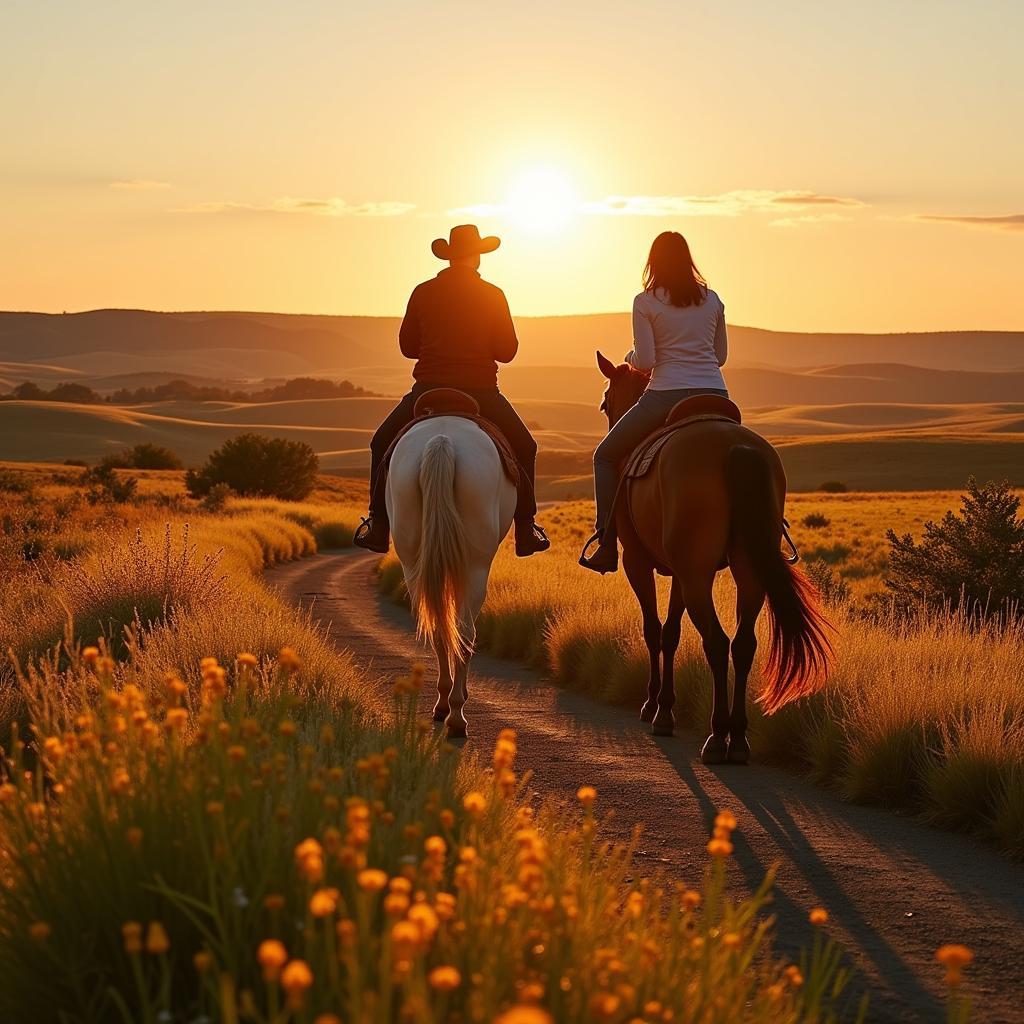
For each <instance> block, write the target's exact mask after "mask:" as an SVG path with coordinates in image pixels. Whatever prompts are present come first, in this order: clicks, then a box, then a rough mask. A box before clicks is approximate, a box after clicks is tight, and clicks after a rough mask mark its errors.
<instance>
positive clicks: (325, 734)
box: [0, 467, 966, 1024]
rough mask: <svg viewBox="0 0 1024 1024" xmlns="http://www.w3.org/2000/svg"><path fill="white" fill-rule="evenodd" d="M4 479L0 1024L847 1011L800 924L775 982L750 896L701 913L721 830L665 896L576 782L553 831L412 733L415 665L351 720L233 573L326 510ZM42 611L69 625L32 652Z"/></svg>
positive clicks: (823, 940)
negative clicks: (108, 492)
mask: <svg viewBox="0 0 1024 1024" xmlns="http://www.w3.org/2000/svg"><path fill="white" fill-rule="evenodd" d="M31 475H32V479H31V480H30V481H28V482H27V484H26V487H27V489H22V490H20V491H19V490H18V489H17V484H16V483H15V482H13V481H11V480H10V478H6V484H7V488H8V489H7V491H6V492H5V494H4V514H5V516H6V517H7V519H6V521H5V524H4V525H5V529H4V535H5V537H6V538H8V541H9V543H7V544H6V545H5V547H4V549H3V552H2V571H3V573H4V576H5V578H6V579H8V580H13V581H14V584H13V585H11V586H8V588H7V589H6V590H5V591H4V594H3V597H2V601H0V616H2V617H0V623H2V627H0V628H2V638H3V641H4V643H5V644H8V643H9V644H12V646H16V647H17V648H18V649H19V651H20V657H19V658H18V659H17V660H18V665H19V669H18V672H17V674H16V675H14V676H12V677H9V678H7V679H6V680H5V684H4V689H5V692H7V693H9V694H10V695H11V696H10V697H9V699H8V700H7V703H6V704H5V706H4V708H3V710H2V717H3V731H4V734H5V735H6V734H8V733H9V734H10V742H5V744H4V747H5V751H4V761H3V767H2V772H0V774H2V778H0V881H2V884H0V1017H2V1019H4V1020H19V1021H20V1020H24V1021H27V1020H32V1021H34V1022H40V1024H48V1022H51V1021H52V1022H58V1021H60V1022H69V1021H73V1022H79V1021H81V1022H93V1021H95V1022H104V1024H106V1022H111V1021H114V1022H118V1021H120V1022H124V1024H128V1022H143V1024H164V1022H179V1021H180V1022H185V1021H197V1020H210V1021H213V1020H217V1021H225V1022H232V1021H239V1020H246V1021H260V1022H275V1024H283V1022H286V1021H287V1022H305V1024H309V1022H314V1024H337V1022H338V1021H341V1020H346V1021H396V1022H397V1021H416V1022H432V1021H439V1022H440V1021H449V1020H454V1019H461V1020H465V1021H482V1022H490V1021H497V1020H500V1021H501V1022H502V1024H551V1022H553V1021H559V1022H561V1021H580V1022H582V1021H595V1020H598V1021H608V1022H625V1021H632V1020H643V1021H649V1022H652V1024H653V1022H655V1021H665V1022H668V1021H682V1022H689V1021H693V1022H698V1021H700V1022H723V1024H724V1022H727V1021H728V1022H734V1021H739V1022H765V1024H768V1022H773V1024H774V1022H801V1021H806V1022H812V1021H815V1022H823V1021H833V1020H841V1019H854V1018H855V1017H856V1016H857V1013H858V1004H859V996H858V993H857V991H856V986H855V985H853V984H851V981H850V977H849V975H848V973H847V972H846V971H845V970H844V968H843V967H842V966H841V958H840V953H839V951H838V950H837V949H836V947H835V946H834V945H833V944H832V943H831V942H830V941H829V940H828V937H827V924H826V920H827V915H826V914H825V912H824V911H820V910H816V911H814V913H813V915H812V919H811V920H810V921H809V922H808V925H807V952H806V954H805V955H804V956H803V957H802V958H801V959H800V960H799V962H797V963H786V962H785V961H783V960H781V959H780V958H779V957H778V956H777V955H776V954H774V953H773V951H772V945H771V943H772V934H771V924H770V921H769V920H768V919H767V918H766V917H765V915H764V913H763V912H762V911H763V907H764V903H765V900H766V898H767V894H768V888H769V886H770V879H767V880H766V881H765V885H764V887H762V888H761V889H760V890H759V891H758V892H757V893H756V894H755V895H754V896H753V897H752V898H751V899H749V900H744V901H736V900H734V899H733V898H732V897H731V896H730V895H729V894H728V892H726V890H725V883H724V879H725V861H726V860H727V858H728V857H729V856H730V854H731V850H732V843H731V837H732V833H733V829H734V828H735V827H736V824H737V823H736V821H735V820H734V818H733V817H732V815H731V814H729V813H728V812H725V813H723V814H721V815H719V817H718V818H717V819H716V820H715V821H714V822H711V821H709V822H707V827H708V830H709V833H712V830H713V834H711V836H710V841H709V845H708V859H707V863H706V867H705V868H704V869H703V870H702V871H699V872H698V876H697V877H694V878H693V879H690V880H688V882H689V884H681V883H675V882H673V883H669V882H667V881H665V880H664V879H660V878H644V877H639V876H638V874H637V872H636V871H635V870H634V868H633V864H632V860H631V856H632V850H631V848H628V847H626V848H619V847H615V848H613V847H610V846H608V845H607V844H605V843H604V842H603V841H602V839H601V832H600V810H599V809H600V796H599V794H598V793H597V792H595V791H594V790H593V789H591V788H589V787H584V788H582V789H581V790H580V792H579V795H578V796H579V804H580V807H579V809H578V810H576V811H570V812H568V813H567V812H566V810H564V809H561V810H559V809H555V808H546V809H544V810H542V811H541V812H540V813H539V814H536V815H535V814H534V812H533V811H532V810H531V809H530V808H529V807H528V806H527V805H526V804H525V803H524V802H523V799H522V798H523V782H522V780H520V779H519V778H518V777H517V775H516V771H515V756H516V750H515V737H514V734H513V733H512V732H511V731H506V733H503V734H502V736H501V737H500V738H499V741H498V744H497V747H496V749H495V752H494V759H493V763H492V764H491V765H490V766H488V768H487V769H486V770H484V769H483V768H482V767H481V766H479V765H477V764H475V763H472V762H463V761H461V760H460V759H459V757H458V755H457V754H456V752H455V751H453V750H452V749H451V748H449V747H447V746H446V745H444V744H441V743H440V741H439V740H437V739H436V738H434V736H433V735H432V733H431V728H430V726H429V724H428V723H424V724H421V723H420V722H419V721H417V719H416V717H415V711H414V708H415V699H414V698H415V691H416V689H417V688H418V686H419V685H420V683H421V682H422V674H421V672H420V671H419V670H418V669H416V668H415V667H414V668H413V670H412V673H411V675H410V677H409V678H408V679H405V680H400V681H399V682H398V685H397V686H396V690H395V696H394V700H393V703H392V706H391V707H390V708H388V707H387V706H386V702H385V706H383V707H381V706H379V705H378V704H376V703H371V702H370V701H369V699H368V697H367V687H366V685H365V683H364V682H363V681H362V680H361V679H359V677H358V675H357V673H356V671H355V669H354V667H353V665H352V664H351V662H350V661H349V660H348V658H347V657H346V656H345V655H343V654H340V653H338V652H337V651H336V650H335V649H334V648H333V647H332V646H331V645H329V644H328V643H326V642H325V640H324V638H323V636H322V634H321V633H320V632H319V631H318V630H317V629H316V628H314V627H313V626H312V625H311V624H310V622H309V621H308V620H307V619H306V618H304V617H303V616H302V615H301V614H299V613H298V612H296V611H295V610H294V609H292V608H290V607H288V606H286V605H284V604H282V603H281V602H279V601H278V599H277V598H276V597H275V596H274V595H273V594H272V593H271V592H270V591H269V590H268V589H267V588H266V587H264V586H263V584H262V583H261V582H260V580H259V575H258V574H259V570H260V569H261V568H262V567H263V566H264V565H267V564H271V563H273V562H274V561H278V560H283V559H288V558H295V557H301V556H302V555H305V554H309V553H311V552H312V551H314V550H315V549H316V543H317V542H316V536H315V534H316V531H317V529H318V528H319V529H321V530H327V531H328V535H329V536H330V537H331V538H332V539H339V535H338V533H337V532H336V531H337V530H338V529H340V527H338V526H337V525H336V519H332V518H331V517H330V516H329V515H328V514H327V513H328V512H331V513H332V514H333V515H334V516H335V517H340V518H337V521H344V517H345V515H346V513H345V510H344V508H343V507H340V502H335V501H331V500H330V499H328V498H327V496H326V494H321V495H319V496H318V498H317V500H316V501H314V502H313V503H311V504H309V505H295V506H282V505H278V504H276V503H265V502H260V503H248V502H246V503H243V502H238V503H237V504H235V505H229V507H228V508H227V509H226V510H225V511H224V512H223V513H221V514H217V515H202V514H199V513H198V512H197V511H196V509H194V508H181V507H179V506H178V504H176V503H178V502H183V501H184V499H182V498H181V496H180V494H178V493H177V492H176V490H175V487H176V486H177V485H176V482H175V481H174V479H173V478H171V479H167V478H163V479H162V480H161V479H156V478H154V479H153V480H151V481H150V482H149V486H148V488H147V491H148V496H147V498H146V499H145V500H140V501H138V502H135V503H133V504H132V505H131V506H104V507H99V506H93V505H89V504H88V503H85V502H80V501H77V500H76V495H75V494H74V493H72V488H73V484H69V483H68V482H67V481H66V480H64V479H63V477H61V479H55V478H54V474H53V472H52V471H51V470H47V469H44V468H42V467H39V468H37V469H36V470H34V471H33V473H32V474H31ZM44 493H45V494H46V496H47V500H46V502H43V503H40V502H39V501H37V500H36V499H37V498H38V497H39V495H40V494H44ZM334 493H335V495H336V497H337V496H340V495H343V494H344V493H345V489H344V487H337V488H336V489H335V491H334ZM58 501H59V502H62V503H63V504H62V505H61V507H60V508H58V509H56V511H54V512H53V516H52V518H47V517H44V518H43V519H42V520H38V521H32V522H29V520H30V519H31V517H32V515H33V510H35V509H37V508H38V507H40V506H41V505H45V506H46V507H47V508H48V509H50V510H51V511H53V508H54V505H55V504H56V503H57V502H58ZM185 518H187V519H188V520H189V522H190V526H189V533H188V540H187V541H182V540H181V539H180V538H181V536H182V531H183V530H184V526H183V522H184V519H185ZM165 524H166V525H165ZM26 531H28V532H29V533H31V535H32V537H33V539H34V541H35V543H36V545H38V546H40V547H41V548H42V549H43V550H42V551H38V552H37V551H36V549H35V548H32V549H30V550H28V551H27V552H26V549H25V547H24V543H25V537H26V535H27V533H26ZM168 538H169V539H168ZM26 553H28V554H29V555H30V556H31V557H30V558H29V560H28V561H26V558H25V555H26ZM41 561H46V562H47V565H46V568H45V570H42V569H41V567H40V566H39V565H38V563H40V562H41ZM25 588H30V589H31V588H34V591H33V592H34V594H35V598H36V599H35V600H33V601H32V602H29V604H30V607H29V610H28V612H25V611H23V610H20V609H19V607H18V606H19V603H20V595H21V593H23V592H24V590H25ZM44 598H45V600H44ZM47 603H49V604H51V605H53V604H57V605H60V606H61V608H62V610H66V611H67V613H69V616H70V623H69V625H68V628H67V641H66V643H64V644H62V645H60V646H53V647H51V644H52V643H54V637H53V632H52V630H53V627H54V623H55V622H56V621H57V620H58V618H59V616H56V617H54V618H47V617H46V614H45V610H46V606H47ZM100 622H103V623H104V624H105V636H106V637H107V638H108V639H106V640H104V639H100V640H99V642H98V643H97V637H98V634H97V631H96V629H95V626H96V624H98V623H100ZM133 623H134V626H133ZM125 627H127V628H128V636H127V638H126V639H125V640H124V641H123V642H118V641H119V637H122V636H123V635H124V634H123V633H121V632H120V629H123V628H125ZM48 649H49V651H50V653H49V655H47V654H46V651H47V650H48ZM740 824H741V827H742V823H740ZM950 980H951V981H953V982H955V981H956V980H957V978H956V977H953V976H952V975H951V978H950ZM950 992H951V997H950V998H951V1008H952V1011H953V1012H956V1013H961V1011H962V1010H965V1007H966V1004H965V1003H962V1002H961V1000H960V996H959V989H957V988H956V987H955V985H951V988H950Z"/></svg>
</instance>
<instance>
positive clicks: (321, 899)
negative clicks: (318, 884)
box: [309, 889, 338, 917]
mask: <svg viewBox="0 0 1024 1024" xmlns="http://www.w3.org/2000/svg"><path fill="white" fill-rule="evenodd" d="M337 909H338V890H337V889H317V891H316V892H315V893H313V895H312V896H311V897H310V898H309V912H310V913H311V914H312V915H313V916H314V917H329V916H330V915H331V914H333V913H334V912H335V911H336V910H337Z"/></svg>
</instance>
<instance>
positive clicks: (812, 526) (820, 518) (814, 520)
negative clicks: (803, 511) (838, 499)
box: [801, 512, 832, 530]
mask: <svg viewBox="0 0 1024 1024" xmlns="http://www.w3.org/2000/svg"><path fill="white" fill-rule="evenodd" d="M801 522H802V523H803V524H804V526H806V527H807V529H808V530H822V529H824V528H825V527H826V526H831V524H832V520H831V519H829V517H828V516H826V515H822V513H820V512H811V513H810V515H806V516H804V517H803V519H802V520H801Z"/></svg>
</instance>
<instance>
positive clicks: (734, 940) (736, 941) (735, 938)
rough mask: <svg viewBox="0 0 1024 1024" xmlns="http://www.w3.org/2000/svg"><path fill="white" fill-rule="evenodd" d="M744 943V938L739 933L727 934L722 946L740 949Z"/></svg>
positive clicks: (724, 936) (723, 938) (723, 937)
mask: <svg viewBox="0 0 1024 1024" xmlns="http://www.w3.org/2000/svg"><path fill="white" fill-rule="evenodd" d="M742 942H743V936H742V935H740V933H739V932H726V933H725V934H724V935H723V936H722V945H723V946H725V948H726V949H738V948H739V946H740V943H742Z"/></svg>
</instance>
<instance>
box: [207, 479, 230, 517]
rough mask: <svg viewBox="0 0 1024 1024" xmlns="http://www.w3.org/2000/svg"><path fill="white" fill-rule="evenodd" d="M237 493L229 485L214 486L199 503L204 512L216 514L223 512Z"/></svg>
mask: <svg viewBox="0 0 1024 1024" xmlns="http://www.w3.org/2000/svg"><path fill="white" fill-rule="evenodd" d="M234 493H235V492H234V491H232V490H231V488H230V487H228V485H227V484H214V485H213V486H212V487H211V488H210V489H209V490H208V491H207V492H206V494H205V495H203V498H202V501H200V502H199V504H200V506H201V507H202V509H203V511H204V512H210V513H213V514H216V513H218V512H223V511H224V509H225V507H226V506H227V503H228V499H229V498H230V497H231V495H232V494H234Z"/></svg>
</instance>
